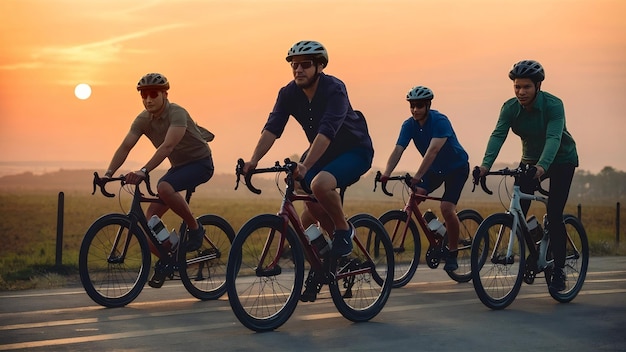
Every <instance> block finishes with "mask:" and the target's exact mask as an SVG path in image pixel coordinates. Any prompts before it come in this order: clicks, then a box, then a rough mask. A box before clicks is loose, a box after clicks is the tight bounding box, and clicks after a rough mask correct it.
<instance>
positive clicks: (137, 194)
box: [92, 172, 193, 263]
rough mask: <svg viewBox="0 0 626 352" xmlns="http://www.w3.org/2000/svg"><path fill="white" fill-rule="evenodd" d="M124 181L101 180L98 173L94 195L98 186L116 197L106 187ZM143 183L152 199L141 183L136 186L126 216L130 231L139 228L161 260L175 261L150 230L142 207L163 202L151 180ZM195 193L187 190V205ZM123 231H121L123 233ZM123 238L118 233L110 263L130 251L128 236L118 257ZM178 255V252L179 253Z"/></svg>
mask: <svg viewBox="0 0 626 352" xmlns="http://www.w3.org/2000/svg"><path fill="white" fill-rule="evenodd" d="M124 180H125V178H124V177H123V176H121V177H112V178H100V177H99V176H98V173H97V172H94V181H93V192H92V194H94V193H95V191H96V186H99V187H100V191H101V192H102V194H103V195H104V196H106V197H109V198H111V197H114V196H115V195H114V194H112V193H109V192H107V191H106V189H105V185H106V184H107V183H109V182H113V181H120V182H122V184H124ZM142 182H143V183H145V184H146V189H147V191H148V193H149V194H150V195H151V196H152V197H146V196H144V195H143V193H142V192H141V190H140V188H139V186H140V185H141V183H139V184H137V185H135V189H134V192H133V200H132V202H131V206H130V210H129V211H128V213H127V214H126V216H127V217H128V219H129V220H130V223H131V225H130V230H131V232H132V231H137V228H139V229H140V230H141V232H142V233H143V234H144V236H145V237H146V238H147V239H148V241H149V242H150V243H152V246H151V247H153V248H155V249H156V250H157V252H158V257H159V258H160V259H170V260H174V259H176V258H173V257H172V255H171V253H170V252H169V251H167V250H166V249H165V248H164V247H163V246H161V245H160V243H159V242H158V241H157V239H156V238H154V236H152V231H151V230H150V228H149V226H148V219H147V218H146V215H145V214H144V211H143V208H142V206H141V204H142V203H163V201H162V200H161V199H160V198H158V195H157V194H156V193H154V192H153V191H152V188H151V187H150V178H149V177H146V178H145V179H144V180H143V181H142ZM192 193H193V191H191V190H187V191H186V194H185V200H186V201H187V203H189V201H190V200H191V194H192ZM186 226H187V225H186V224H185V223H184V221H183V222H182V223H181V226H180V230H179V231H180V235H181V238H180V241H181V242H182V241H183V238H182V236H183V234H184V233H185V230H186ZM121 230H122V229H120V231H121ZM121 237H122V234H121V233H118V234H117V236H116V238H115V241H114V243H113V246H112V247H111V253H110V254H109V258H108V261H109V262H110V263H115V262H117V261H120V260H122V261H123V258H124V257H125V256H126V251H127V249H128V244H129V242H128V241H130V236H128V237H127V238H126V241H125V243H124V247H123V250H122V251H121V255H116V253H115V252H116V251H117V248H118V246H119V245H120V242H121ZM181 242H179V243H181ZM177 253H178V251H177Z"/></svg>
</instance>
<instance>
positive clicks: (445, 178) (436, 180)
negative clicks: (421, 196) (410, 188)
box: [416, 163, 469, 204]
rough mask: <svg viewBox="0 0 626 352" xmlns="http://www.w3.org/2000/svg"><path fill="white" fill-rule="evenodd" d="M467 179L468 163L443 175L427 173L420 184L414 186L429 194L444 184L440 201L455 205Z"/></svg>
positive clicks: (432, 172)
mask: <svg viewBox="0 0 626 352" xmlns="http://www.w3.org/2000/svg"><path fill="white" fill-rule="evenodd" d="M468 177H469V163H468V164H466V165H464V166H462V167H460V168H456V169H454V170H452V171H450V172H448V173H446V174H445V175H444V174H442V173H440V172H434V171H430V170H429V171H428V172H426V174H425V175H424V177H422V182H420V183H418V184H417V185H416V186H417V187H419V188H423V189H425V190H426V191H427V192H428V193H429V194H430V193H432V192H434V191H435V190H436V189H437V188H439V187H440V186H441V184H443V183H444V182H445V185H444V187H445V189H444V192H443V196H442V197H441V199H442V200H443V201H446V202H450V203H454V204H457V203H458V202H459V199H460V198H461V192H462V191H463V186H465V182H466V181H467V178H468Z"/></svg>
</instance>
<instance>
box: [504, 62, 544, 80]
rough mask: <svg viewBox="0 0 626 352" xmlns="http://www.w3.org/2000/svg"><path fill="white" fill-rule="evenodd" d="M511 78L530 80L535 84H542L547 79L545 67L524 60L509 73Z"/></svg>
mask: <svg viewBox="0 0 626 352" xmlns="http://www.w3.org/2000/svg"><path fill="white" fill-rule="evenodd" d="M509 78H510V79H511V80H515V79H516V78H530V79H531V80H532V81H533V82H535V83H537V82H541V81H543V80H544V79H545V78H546V75H545V73H544V71H543V66H541V64H540V63H539V62H537V61H535V60H522V61H520V62H518V63H516V64H515V65H513V68H512V69H511V71H510V72H509Z"/></svg>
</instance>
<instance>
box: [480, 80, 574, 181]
mask: <svg viewBox="0 0 626 352" xmlns="http://www.w3.org/2000/svg"><path fill="white" fill-rule="evenodd" d="M509 129H510V130H512V131H513V133H515V134H516V135H518V136H520V138H521V139H522V160H521V161H522V162H524V163H528V164H533V165H538V166H541V167H543V168H544V170H546V171H547V170H548V169H549V168H550V165H552V164H573V165H574V166H578V153H577V151H576V142H575V141H574V139H573V138H572V135H571V134H570V133H569V132H568V131H567V127H566V126H565V110H564V108H563V102H562V101H561V99H559V98H557V97H556V96H554V95H552V94H550V93H548V92H544V91H539V93H538V94H537V98H536V99H535V102H534V103H533V106H532V109H531V110H530V111H528V110H526V109H524V108H523V107H522V105H521V104H520V103H519V102H518V101H517V99H516V98H511V99H509V100H508V101H506V102H505V103H504V105H503V106H502V109H501V110H500V117H499V118H498V122H497V123H496V128H495V129H494V131H493V132H492V133H491V137H490V138H489V142H488V143H487V150H486V152H485V156H484V158H483V162H482V165H483V166H485V167H487V168H488V169H490V168H491V166H492V165H493V163H494V162H495V160H496V157H497V156H498V153H499V152H500V149H501V148H502V144H504V141H505V140H506V137H507V135H508V133H509Z"/></svg>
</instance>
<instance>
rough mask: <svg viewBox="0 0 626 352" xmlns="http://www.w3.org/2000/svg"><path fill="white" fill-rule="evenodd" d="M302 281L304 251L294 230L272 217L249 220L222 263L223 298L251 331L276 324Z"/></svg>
mask: <svg viewBox="0 0 626 352" xmlns="http://www.w3.org/2000/svg"><path fill="white" fill-rule="evenodd" d="M284 229H286V232H284V233H283V232H282V231H283V230H284ZM279 254H280V255H279ZM278 255H279V256H278ZM303 282H304V253H303V252H302V247H301V244H300V242H299V240H298V238H297V237H296V234H295V232H294V230H293V229H292V228H291V227H289V226H287V225H286V224H285V223H284V222H283V219H282V218H280V217H279V216H277V215H270V214H265V215H259V216H256V217H254V218H252V219H250V220H248V222H246V223H245V224H244V225H243V226H242V228H241V230H239V232H238V233H237V236H235V240H234V241H233V244H232V247H231V249H230V255H229V258H228V264H227V265H226V286H227V292H228V301H229V302H230V306H231V308H232V309H233V313H235V316H236V317H237V319H239V321H240V322H241V323H242V324H243V325H244V326H245V327H247V328H249V329H251V330H254V331H268V330H274V329H276V328H278V327H279V326H281V325H283V324H284V323H285V322H286V321H287V320H288V319H289V317H290V316H291V314H292V313H293V311H294V310H295V309H296V305H297V304H298V299H299V298H300V294H301V292H302V285H303Z"/></svg>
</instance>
